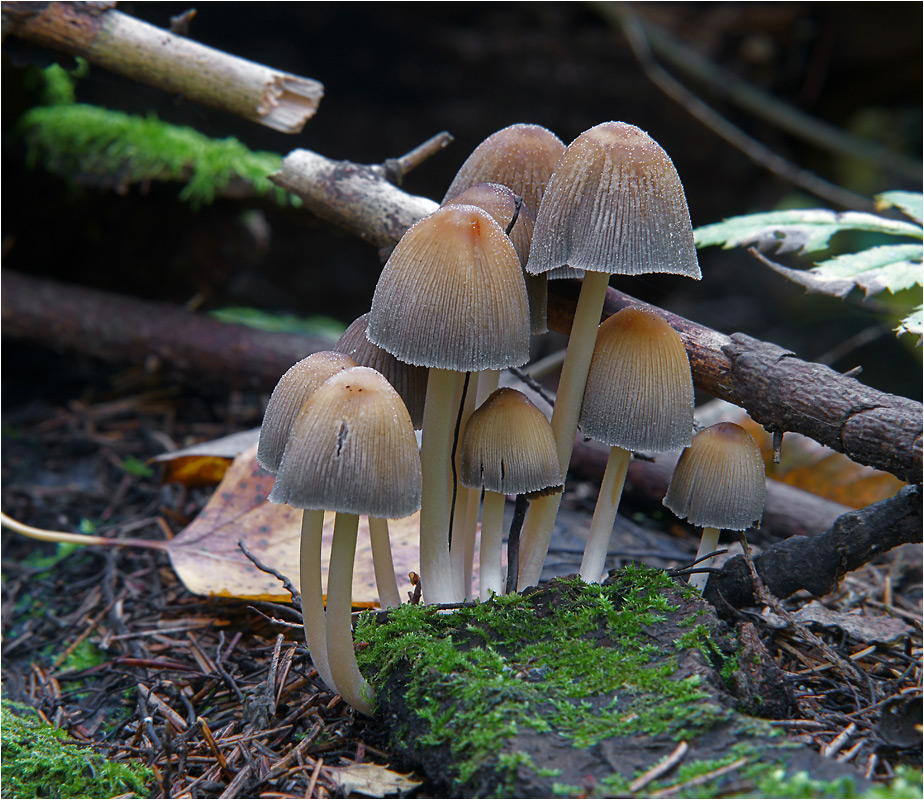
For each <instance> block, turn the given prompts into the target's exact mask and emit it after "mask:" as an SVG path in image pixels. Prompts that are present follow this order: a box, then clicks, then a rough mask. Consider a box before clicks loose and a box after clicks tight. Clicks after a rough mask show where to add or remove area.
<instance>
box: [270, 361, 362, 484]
mask: <svg viewBox="0 0 924 800" xmlns="http://www.w3.org/2000/svg"><path fill="white" fill-rule="evenodd" d="M355 366H356V362H355V361H354V360H353V359H352V358H350V357H349V356H347V355H344V354H343V353H335V352H333V351H327V350H323V351H321V352H319V353H312V354H311V355H310V356H308V357H307V358H303V359H302V360H301V361H299V362H298V363H297V364H295V365H294V366H292V367H290V368H289V370H288V371H287V372H286V374H285V375H283V376H282V377H281V378H280V379H279V383H277V384H276V388H275V389H273V394H272V395H271V396H270V400H269V403H267V406H266V411H265V413H264V415H263V427H262V428H261V429H260V443H259V445H258V446H257V463H258V464H259V465H260V466H261V467H263V469H265V470H266V471H267V472H269V473H272V474H273V475H275V474H276V472H277V470H278V469H279V464H280V462H281V461H282V454H283V452H284V451H285V449H286V442H287V441H288V439H289V431H290V430H291V428H292V423H293V422H294V421H295V417H296V416H297V415H298V412H299V411H300V410H301V407H302V405H304V403H305V401H306V400H307V399H308V397H309V396H310V395H311V393H312V392H313V391H314V390H315V389H317V388H318V387H319V386H320V385H321V384H322V383H324V381H326V380H327V379H328V378H330V377H331V376H332V375H336V374H337V373H338V372H341V371H342V370H345V369H349V368H350V367H355Z"/></svg>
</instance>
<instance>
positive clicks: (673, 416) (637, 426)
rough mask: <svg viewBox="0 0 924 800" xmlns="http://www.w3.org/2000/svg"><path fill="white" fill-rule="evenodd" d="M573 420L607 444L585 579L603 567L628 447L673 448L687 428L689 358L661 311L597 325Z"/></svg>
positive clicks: (686, 437) (622, 314)
mask: <svg viewBox="0 0 924 800" xmlns="http://www.w3.org/2000/svg"><path fill="white" fill-rule="evenodd" d="M580 422H581V432H582V433H583V434H584V436H587V437H589V438H591V439H595V440H596V441H599V442H603V443H604V444H608V445H610V448H611V449H610V455H609V459H608V460H607V463H606V470H605V471H604V473H603V481H602V482H601V484H600V493H599V495H598V496H597V505H596V508H595V509H594V516H593V521H592V522H591V526H590V535H589V537H588V539H587V544H586V546H585V548H584V558H583V560H582V561H581V573H580V574H581V577H582V578H583V579H584V580H585V581H587V582H588V583H591V582H597V581H599V580H600V577H601V575H602V573H603V566H604V562H605V560H606V552H607V549H608V546H609V540H610V535H611V532H612V530H613V522H614V521H615V519H616V511H617V509H618V508H619V500H620V497H621V495H622V489H623V485H624V483H625V479H626V470H627V469H628V466H629V459H630V458H631V455H632V451H655V452H663V451H665V450H677V449H679V448H681V447H685V446H686V445H688V444H689V443H690V437H691V435H692V434H693V379H692V376H691V374H690V361H689V359H688V358H687V351H686V349H685V348H684V346H683V340H682V339H681V338H680V336H679V334H678V333H677V332H676V331H675V330H674V329H673V328H672V327H671V326H670V325H669V324H668V323H667V321H666V320H665V319H664V318H663V317H662V316H661V315H660V314H658V313H657V312H655V311H652V310H648V309H643V308H624V309H622V310H621V311H618V312H616V313H615V314H613V316H611V317H610V318H609V319H607V320H606V321H605V322H603V324H602V325H600V328H599V330H598V331H597V342H596V345H595V346H594V354H593V358H592V360H591V362H590V371H589V372H588V374H587V385H586V386H585V388H584V402H583V404H582V406H581V418H580Z"/></svg>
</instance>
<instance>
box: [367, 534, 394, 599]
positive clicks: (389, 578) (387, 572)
mask: <svg viewBox="0 0 924 800" xmlns="http://www.w3.org/2000/svg"><path fill="white" fill-rule="evenodd" d="M369 541H370V543H371V544H372V568H373V569H374V570H375V586H376V588H377V589H378V592H379V605H381V607H382V608H397V607H398V606H400V605H401V594H400V593H399V592H398V580H397V578H395V564H394V562H393V561H392V558H391V539H390V537H389V535H388V520H387V519H382V518H381V517H369Z"/></svg>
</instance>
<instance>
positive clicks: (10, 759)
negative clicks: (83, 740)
mask: <svg viewBox="0 0 924 800" xmlns="http://www.w3.org/2000/svg"><path fill="white" fill-rule="evenodd" d="M2 738H3V748H2V753H3V770H2V794H3V797H113V796H115V795H119V794H125V793H128V792H134V793H135V794H138V795H141V796H146V795H147V791H146V787H147V786H150V785H151V784H152V783H153V781H154V775H153V773H152V772H151V770H150V768H149V767H146V766H144V765H143V764H139V763H122V762H113V761H108V760H107V759H105V758H103V757H102V756H100V755H98V754H97V753H95V752H94V751H92V750H90V749H88V748H86V747H80V746H78V745H74V744H68V743H66V741H65V740H66V739H67V738H68V736H67V733H66V732H65V731H63V730H61V729H60V728H55V727H53V726H52V725H48V724H46V723H45V722H43V721H42V720H41V719H40V718H39V717H38V715H37V714H36V713H35V712H34V711H33V710H32V709H29V708H27V707H26V706H22V705H19V704H15V703H8V702H7V701H6V700H4V701H3V705H2Z"/></svg>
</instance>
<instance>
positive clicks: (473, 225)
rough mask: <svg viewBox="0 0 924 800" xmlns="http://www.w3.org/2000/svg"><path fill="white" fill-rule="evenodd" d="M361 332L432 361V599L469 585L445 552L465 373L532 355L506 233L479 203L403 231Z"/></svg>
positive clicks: (426, 492) (427, 475)
mask: <svg viewBox="0 0 924 800" xmlns="http://www.w3.org/2000/svg"><path fill="white" fill-rule="evenodd" d="M366 337H367V338H368V339H369V341H371V342H372V343H373V344H376V345H378V346H379V347H382V348H383V349H385V350H387V351H388V352H389V353H391V354H392V355H394V356H395V357H396V358H398V359H399V360H401V361H405V362H407V363H409V364H415V365H418V366H425V367H429V368H430V373H429V378H428V381H427V397H426V401H425V404H424V418H423V431H422V436H421V450H420V457H421V463H422V466H423V474H424V486H423V497H422V503H421V512H420V575H421V583H422V585H423V593H424V596H425V597H426V598H427V601H428V602H436V603H446V602H456V601H457V599H460V598H461V596H464V594H465V592H464V589H463V587H462V580H461V576H456V577H454V576H453V573H452V570H451V568H450V559H449V535H450V534H449V529H450V523H449V519H450V506H451V496H452V492H453V475H452V472H453V468H454V467H453V462H452V458H451V452H452V446H453V435H454V432H455V429H456V426H455V421H456V417H457V409H458V408H459V406H460V401H459V398H460V396H461V385H462V382H463V375H464V374H465V373H468V372H477V371H479V370H483V369H503V368H504V367H508V366H515V365H519V364H523V363H525V362H526V361H527V360H528V358H529V310H528V306H527V300H526V287H525V284H524V281H523V274H522V272H521V270H520V262H519V258H518V257H517V254H516V251H515V250H514V247H513V244H511V242H510V239H509V238H508V237H507V236H506V235H505V234H504V231H503V230H502V229H501V228H500V226H499V225H498V224H497V223H496V222H495V221H494V219H493V218H492V217H491V216H490V215H489V214H488V213H487V212H486V211H483V210H482V209H480V208H476V207H475V206H470V205H452V206H444V207H442V208H439V209H437V210H436V211H434V212H433V213H432V214H430V215H429V216H427V217H424V218H423V219H422V220H420V221H419V222H418V223H416V224H415V225H414V226H412V227H411V228H410V229H409V230H408V231H407V232H406V233H405V234H404V236H403V237H402V238H401V240H400V241H399V242H398V244H397V246H396V247H395V249H394V251H393V252H392V254H391V256H390V257H389V259H388V261H387V263H386V264H385V267H384V268H383V270H382V274H381V276H380V277H379V281H378V284H377V285H376V288H375V294H374V296H373V299H372V309H371V311H370V312H369V318H368V325H367V328H366Z"/></svg>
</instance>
